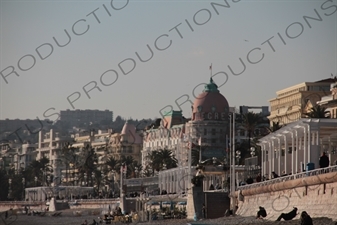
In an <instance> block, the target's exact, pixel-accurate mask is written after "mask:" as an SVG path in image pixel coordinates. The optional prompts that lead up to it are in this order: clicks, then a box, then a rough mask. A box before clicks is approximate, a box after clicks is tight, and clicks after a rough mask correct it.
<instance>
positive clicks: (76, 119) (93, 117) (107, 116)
mask: <svg viewBox="0 0 337 225" xmlns="http://www.w3.org/2000/svg"><path fill="white" fill-rule="evenodd" d="M112 120H113V112H112V111H109V110H104V111H102V110H89V109H86V110H79V109H77V110H69V109H68V110H65V111H60V121H61V122H67V123H70V124H78V123H101V122H102V121H112Z"/></svg>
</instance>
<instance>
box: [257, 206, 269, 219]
mask: <svg viewBox="0 0 337 225" xmlns="http://www.w3.org/2000/svg"><path fill="white" fill-rule="evenodd" d="M266 216H267V212H266V210H265V208H263V207H262V206H259V211H257V215H256V219H262V218H265V217H266Z"/></svg>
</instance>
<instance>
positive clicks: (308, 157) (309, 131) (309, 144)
mask: <svg viewBox="0 0 337 225" xmlns="http://www.w3.org/2000/svg"><path fill="white" fill-rule="evenodd" d="M307 126H308V143H307V159H306V160H307V163H309V162H311V156H310V154H311V145H312V143H311V142H312V140H311V127H310V125H309V124H308V125H307ZM304 165H306V163H305V164H304Z"/></svg>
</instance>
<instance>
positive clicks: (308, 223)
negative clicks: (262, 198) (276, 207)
mask: <svg viewBox="0 0 337 225" xmlns="http://www.w3.org/2000/svg"><path fill="white" fill-rule="evenodd" d="M297 210H298V209H297V208H296V207H294V208H293V210H291V211H290V212H288V213H281V215H280V216H279V217H278V218H277V220H276V221H281V220H282V219H283V220H285V221H288V220H292V219H294V218H295V217H296V216H297V215H298V213H297ZM265 217H267V211H266V209H265V208H263V207H262V206H259V211H258V212H257V214H256V219H263V218H265ZM300 221H301V225H313V222H312V218H311V217H310V216H309V214H308V213H307V212H306V211H303V212H302V213H301V216H300Z"/></svg>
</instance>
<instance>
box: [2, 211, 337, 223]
mask: <svg viewBox="0 0 337 225" xmlns="http://www.w3.org/2000/svg"><path fill="white" fill-rule="evenodd" d="M59 212H62V213H61V215H60V216H57V217H54V216H52V215H53V214H54V213H52V212H49V213H48V214H46V215H45V216H32V215H31V216H28V215H23V214H18V215H12V216H9V217H8V218H7V219H5V216H4V213H1V218H0V224H1V225H2V224H3V225H10V224H12V225H37V224H39V225H40V224H42V225H44V224H46V225H81V224H82V223H83V222H84V220H87V221H88V224H92V222H93V220H94V219H95V220H96V221H98V217H99V215H92V211H90V210H82V211H81V213H80V214H76V213H75V211H74V210H62V211H59ZM313 221H314V225H336V224H337V221H332V220H331V219H329V218H313ZM111 224H125V223H121V222H116V223H111ZM129 224H140V225H150V224H151V225H156V224H158V225H160V224H165V225H239V224H264V225H300V221H299V219H298V218H297V219H295V220H292V221H271V220H268V219H263V220H262V219H255V218H254V217H240V216H235V217H233V216H230V217H223V218H217V219H204V220H198V221H193V220H188V219H166V220H155V221H149V222H133V223H129Z"/></svg>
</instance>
